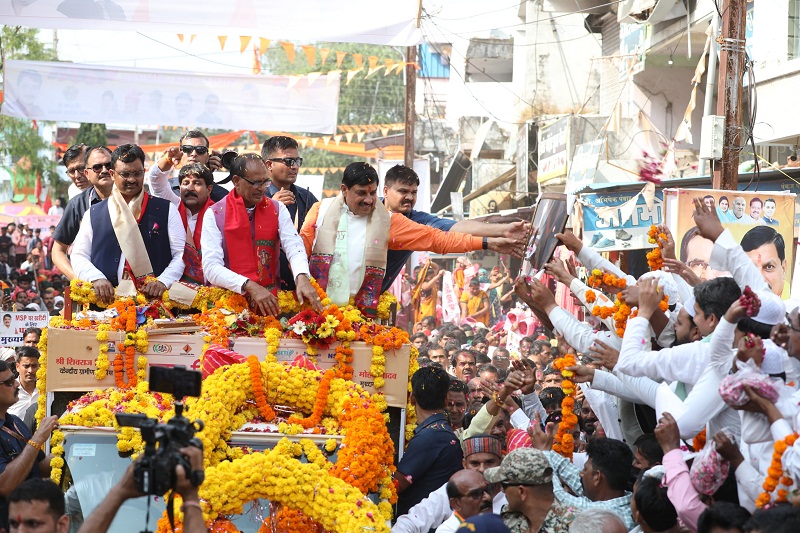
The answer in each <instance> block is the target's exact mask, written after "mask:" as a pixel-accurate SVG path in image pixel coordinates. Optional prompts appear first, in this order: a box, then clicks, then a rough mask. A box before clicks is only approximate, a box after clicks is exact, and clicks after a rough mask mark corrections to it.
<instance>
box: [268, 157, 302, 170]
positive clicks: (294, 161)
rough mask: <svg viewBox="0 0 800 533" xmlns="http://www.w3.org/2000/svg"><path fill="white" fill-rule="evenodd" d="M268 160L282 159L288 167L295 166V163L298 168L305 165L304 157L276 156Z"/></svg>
mask: <svg viewBox="0 0 800 533" xmlns="http://www.w3.org/2000/svg"><path fill="white" fill-rule="evenodd" d="M267 161H280V162H281V163H283V164H284V165H286V166H287V167H293V166H294V165H295V164H297V168H300V167H302V166H303V158H302V157H274V158H272V159H267Z"/></svg>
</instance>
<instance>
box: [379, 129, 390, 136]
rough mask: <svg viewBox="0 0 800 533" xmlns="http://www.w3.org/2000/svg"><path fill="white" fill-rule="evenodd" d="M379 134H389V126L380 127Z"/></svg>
mask: <svg viewBox="0 0 800 533" xmlns="http://www.w3.org/2000/svg"><path fill="white" fill-rule="evenodd" d="M381 135H382V136H384V137H386V136H387V135H389V128H381Z"/></svg>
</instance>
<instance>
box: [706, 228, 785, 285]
mask: <svg viewBox="0 0 800 533" xmlns="http://www.w3.org/2000/svg"><path fill="white" fill-rule="evenodd" d="M709 268H712V269H714V270H721V271H723V272H730V273H731V276H732V277H733V280H734V281H735V282H736V284H737V285H738V286H739V287H742V288H744V287H746V286H748V285H749V286H750V288H751V289H752V290H753V291H755V292H758V291H769V290H770V288H769V284H768V283H767V282H766V280H765V279H764V276H763V275H761V271H760V270H759V269H758V268H757V267H756V265H755V264H754V263H753V260H752V259H750V258H749V257H747V254H746V253H745V252H744V250H743V249H742V246H741V245H740V244H739V243H738V242H736V239H734V238H733V234H732V233H731V230H729V229H726V230H725V231H723V232H722V233H721V234H720V236H719V237H717V240H716V241H715V242H714V248H712V249H711V260H710V261H709Z"/></svg>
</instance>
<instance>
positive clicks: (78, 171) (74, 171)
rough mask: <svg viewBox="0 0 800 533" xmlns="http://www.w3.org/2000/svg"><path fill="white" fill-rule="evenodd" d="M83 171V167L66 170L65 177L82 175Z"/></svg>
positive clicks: (84, 168)
mask: <svg viewBox="0 0 800 533" xmlns="http://www.w3.org/2000/svg"><path fill="white" fill-rule="evenodd" d="M84 170H86V167H85V166H79V167H75V168H68V169H67V175H68V176H74V175H76V174H83V171H84Z"/></svg>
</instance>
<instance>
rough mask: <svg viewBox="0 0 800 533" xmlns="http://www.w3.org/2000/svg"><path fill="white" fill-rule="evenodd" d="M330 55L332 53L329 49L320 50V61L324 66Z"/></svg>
mask: <svg viewBox="0 0 800 533" xmlns="http://www.w3.org/2000/svg"><path fill="white" fill-rule="evenodd" d="M330 53H331V51H330V49H329V48H320V49H319V59H320V61H322V64H323V65H324V64H325V62H326V61H327V60H328V54H330Z"/></svg>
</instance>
